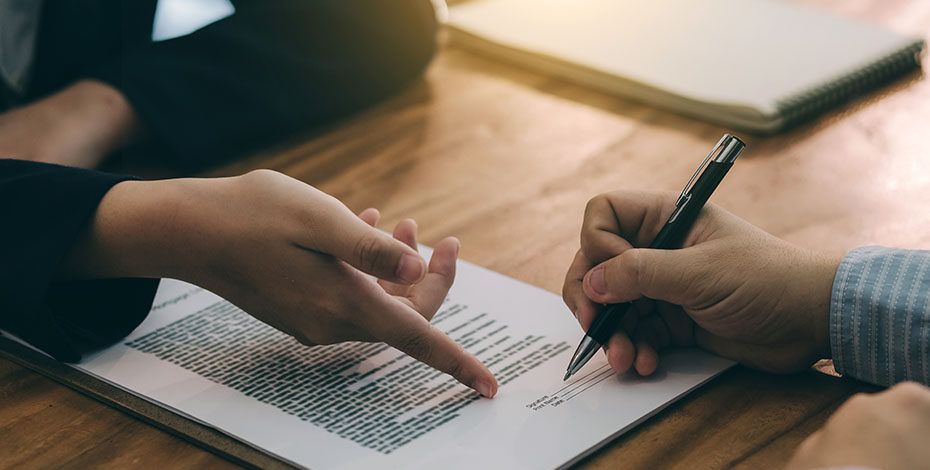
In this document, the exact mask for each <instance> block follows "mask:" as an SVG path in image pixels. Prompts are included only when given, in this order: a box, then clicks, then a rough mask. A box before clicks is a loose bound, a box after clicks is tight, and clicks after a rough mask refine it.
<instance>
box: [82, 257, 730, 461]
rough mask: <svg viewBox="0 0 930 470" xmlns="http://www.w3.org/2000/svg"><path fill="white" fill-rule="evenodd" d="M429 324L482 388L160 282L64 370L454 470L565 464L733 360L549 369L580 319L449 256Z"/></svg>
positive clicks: (291, 449) (336, 457) (342, 456)
mask: <svg viewBox="0 0 930 470" xmlns="http://www.w3.org/2000/svg"><path fill="white" fill-rule="evenodd" d="M433 322H434V323H435V324H436V326H437V327H439V328H441V329H443V330H444V331H448V332H449V334H450V335H451V336H452V337H453V338H455V339H456V340H458V341H459V342H460V343H461V344H463V346H465V347H466V349H468V350H469V351H471V352H473V353H475V354H477V356H478V358H479V359H481V360H482V361H484V362H485V363H486V364H489V367H490V369H491V371H492V372H494V373H495V376H497V377H498V380H499V381H500V382H501V387H500V390H499V393H498V395H497V396H496V397H495V398H494V399H483V398H479V397H478V395H477V394H476V393H475V392H473V391H471V390H470V389H468V388H466V387H464V386H462V385H460V384H458V383H457V382H456V381H455V380H453V379H452V378H450V377H447V376H445V375H443V374H439V373H436V372H435V371H433V370H432V369H430V368H429V367H427V366H424V365H422V364H420V363H418V362H416V361H413V360H412V359H410V358H408V357H406V356H404V355H403V354H402V353H400V352H398V351H397V350H395V349H393V348H389V347H387V346H384V345H381V344H366V343H344V344H341V345H332V346H317V347H306V346H302V345H300V344H298V343H297V342H296V341H294V340H293V339H291V338H289V337H287V336H285V335H284V334H282V333H279V332H277V331H276V330H273V329H271V328H270V327H267V326H265V325H264V324H262V323H260V322H258V321H257V320H254V319H252V317H250V316H248V315H246V314H245V313H243V312H241V311H240V310H239V309H237V308H235V307H234V306H232V305H230V304H229V303H227V302H225V301H223V300H222V299H220V298H219V297H217V296H215V295H213V294H212V293H209V292H207V291H204V290H202V289H199V288H197V287H195V286H192V285H189V284H185V283H183V282H180V281H173V280H164V281H162V283H161V286H160V287H159V291H158V294H157V296H156V300H155V303H154V306H153V308H152V312H151V314H150V315H149V316H148V318H147V319H146V321H145V322H144V323H143V324H142V325H141V326H140V327H139V328H138V329H136V331H134V332H133V333H132V334H131V335H130V336H129V337H127V338H126V339H125V341H123V342H122V343H121V344H118V345H116V346H113V347H111V348H109V349H107V350H105V351H102V352H100V353H98V354H96V355H93V356H90V357H88V358H86V359H85V360H84V361H83V362H81V363H80V364H78V365H76V366H75V367H77V368H78V369H80V370H83V371H85V372H87V373H90V374H92V375H95V376H97V377H99V378H101V379H103V380H105V381H108V382H110V383H112V384H114V385H116V386H118V387H121V388H123V389H126V390H128V391H131V392H132V393H134V394H136V395H138V396H140V397H144V398H145V399H147V400H150V401H153V402H155V403H158V404H160V405H162V406H164V407H166V408H170V409H172V410H174V411H176V412H178V413H181V414H183V415H186V416H188V417H190V418H192V419H194V420H197V421H199V422H202V423H205V424H207V425H209V426H212V427H214V428H216V429H219V430H221V431H223V432H225V433H227V434H229V435H231V436H234V437H236V438H237V439H239V440H241V441H243V442H245V443H248V444H250V445H252V446H255V447H257V448H260V449H263V450H265V451H266V452H268V453H271V454H274V455H276V456H278V457H279V458H281V459H283V460H286V461H289V462H291V463H293V464H296V465H298V466H303V467H308V468H313V469H329V468H334V469H369V468H405V469H406V468H431V469H435V468H442V469H443V470H454V469H474V468H509V469H513V468H531V469H540V468H558V467H563V466H566V465H568V464H570V463H572V462H574V461H577V460H578V459H580V458H582V457H583V456H585V455H587V454H588V453H590V452H592V451H593V450H595V449H597V448H598V447H600V446H601V445H603V444H605V443H606V442H608V441H609V440H610V439H612V438H613V437H615V436H617V435H619V434H620V433H622V432H624V431H626V430H628V429H630V428H631V427H632V426H634V425H636V424H637V423H639V422H641V421H642V420H644V419H645V418H647V417H649V416H651V415H652V414H654V413H656V412H658V411H659V410H661V409H662V408H664V407H665V406H667V405H668V404H670V403H671V402H673V401H674V400H676V399H677V398H679V397H681V396H682V395H684V394H685V393H687V392H688V391H690V390H692V389H694V388H695V387H697V386H699V385H700V384H702V383H704V382H706V381H707V380H709V379H711V378H712V377H714V376H716V375H717V374H719V373H720V372H722V371H724V370H725V369H727V368H728V367H730V366H731V365H732V364H733V363H732V362H731V361H728V360H725V359H721V358H718V357H715V356H711V355H709V354H706V353H703V352H701V351H697V350H680V351H672V352H667V353H664V354H663V355H662V357H661V361H660V362H661V366H660V368H659V370H658V371H657V372H656V374H655V375H654V376H652V377H649V378H641V377H637V376H635V374H628V375H617V374H614V373H612V372H611V371H610V369H609V367H608V366H607V365H606V360H605V359H604V357H603V355H601V354H598V355H597V356H596V357H595V358H594V359H593V360H591V362H590V363H589V364H588V365H587V366H585V368H584V369H582V370H581V371H580V372H579V373H578V374H577V375H576V376H575V377H574V378H572V379H571V380H569V381H568V382H562V376H563V374H564V372H565V367H566V366H567V364H568V361H569V358H570V357H571V354H572V352H573V351H574V348H575V346H576V345H577V342H578V341H579V340H580V339H581V337H582V331H581V329H580V328H579V327H578V325H577V323H576V322H575V319H574V318H573V317H572V316H571V314H570V313H569V312H568V310H567V308H565V306H564V305H563V303H562V301H561V299H560V298H559V297H558V296H556V295H554V294H552V293H549V292H546V291H543V290H540V289H538V288H535V287H532V286H529V285H527V284H524V283H521V282H519V281H516V280H513V279H510V278H507V277H505V276H502V275H500V274H497V273H494V272H491V271H488V270H485V269H483V268H480V267H477V266H474V265H471V264H468V263H464V262H460V263H459V266H458V273H457V279H456V282H455V286H454V287H453V289H452V292H451V293H450V294H449V296H448V298H447V299H446V302H445V303H444V304H443V306H442V308H441V311H440V313H439V314H437V316H436V317H435V318H434V320H433ZM207 377H209V378H207Z"/></svg>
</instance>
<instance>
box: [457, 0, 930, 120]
mask: <svg viewBox="0 0 930 470" xmlns="http://www.w3.org/2000/svg"><path fill="white" fill-rule="evenodd" d="M447 26H448V29H449V35H450V40H451V41H452V42H453V43H454V44H458V45H460V46H462V47H464V48H469V49H473V50H475V51H478V52H481V53H485V54H489V55H493V56H496V57H498V58H500V59H503V60H507V61H511V62H515V63H518V64H521V65H524V66H527V67H531V68H534V69H537V70H540V71H543V72H546V73H550V74H554V75H557V76H559V77H562V78H565V79H567V80H570V81H574V82H577V83H580V84H583V85H587V86H590V87H593V88H597V89H600V90H603V91H606V92H609V93H613V94H617V95H620V96H624V97H629V98H633V99H636V100H638V101H642V102H646V103H650V104H654V105H657V106H660V107H663V108H666V109H670V110H672V111H675V112H679V113H682V114H686V115H689V116H694V117H697V118H700V119H703V120H707V121H711V122H715V123H718V124H722V125H726V126H730V127H733V128H737V129H741V130H745V131H750V132H755V133H762V134H770V133H775V132H778V131H781V130H784V129H786V128H788V127H791V126H793V125H794V124H797V123H799V122H802V121H806V120H809V119H811V118H813V117H816V116H817V115H819V114H821V113H823V112H825V111H827V110H829V109H831V108H834V107H836V106H837V105H839V104H842V103H844V102H846V101H849V100H850V99H852V98H855V97H857V96H860V95H862V94H864V93H867V92H869V91H871V90H874V89H876V88H877V87H879V86H881V85H883V84H885V83H888V82H889V81H891V80H893V79H895V78H897V77H900V76H901V75H904V74H906V73H907V72H910V71H914V70H917V69H919V68H920V66H921V65H920V64H921V62H920V61H921V53H922V52H923V49H924V40H923V39H922V38H919V37H913V36H908V35H903V34H898V33H894V32H891V31H888V30H886V29H883V28H880V27H878V26H875V25H872V24H868V23H865V22H862V21H859V20H855V19H851V18H845V17H841V16H837V15H834V14H831V13H828V12H825V11H821V10H818V9H815V8H811V7H808V6H805V5H800V4H797V3H795V2H790V1H778V0H625V1H618V0H471V1H468V2H464V3H460V4H456V5H454V6H452V7H451V8H450V9H449V18H448V21H447Z"/></svg>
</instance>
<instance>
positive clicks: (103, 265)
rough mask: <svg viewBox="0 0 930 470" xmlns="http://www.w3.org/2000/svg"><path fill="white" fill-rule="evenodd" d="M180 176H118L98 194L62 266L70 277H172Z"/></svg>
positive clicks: (176, 265)
mask: <svg viewBox="0 0 930 470" xmlns="http://www.w3.org/2000/svg"><path fill="white" fill-rule="evenodd" d="M185 192H186V191H185V180H160V181H123V182H121V183H118V184H116V185H115V186H113V187H112V188H111V189H110V191H108V192H107V194H106V195H104V197H103V199H101V201H100V204H99V205H98V206H97V210H96V211H95V213H94V215H93V216H92V217H91V219H90V220H89V221H88V223H87V225H86V227H85V228H84V230H83V231H82V233H81V234H80V235H79V236H78V239H77V240H76V242H75V244H74V246H73V247H72V250H71V252H70V253H69V256H68V258H67V259H66V260H65V263H64V265H63V268H62V272H61V275H62V276H63V277H66V278H70V279H100V278H121V277H149V278H154V277H176V276H177V275H178V274H179V273H181V272H182V265H181V263H180V261H181V260H183V258H182V257H180V256H179V254H180V253H178V251H179V246H183V245H184V240H182V239H180V237H183V236H185V234H186V232H187V231H186V230H185V229H184V227H182V226H180V225H181V224H184V223H186V220H187V219H188V217H184V216H181V213H182V211H184V210H185V209H184V206H185V204H186V203H185Z"/></svg>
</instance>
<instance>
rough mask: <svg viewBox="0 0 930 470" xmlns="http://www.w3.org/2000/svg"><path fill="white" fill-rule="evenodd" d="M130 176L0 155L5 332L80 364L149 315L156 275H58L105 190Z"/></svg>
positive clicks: (0, 324)
mask: <svg viewBox="0 0 930 470" xmlns="http://www.w3.org/2000/svg"><path fill="white" fill-rule="evenodd" d="M127 179H131V177H128V176H122V175H112V174H107V173H101V172H96V171H90V170H82V169H78V168H68V167H62V166H57V165H47V164H41V163H34V162H25V161H18V160H8V159H0V220H2V224H0V227H2V229H0V260H2V261H0V329H3V330H6V331H9V332H11V333H13V334H15V335H17V336H18V337H20V338H21V339H24V340H26V341H27V342H29V343H30V344H32V345H33V346H35V347H37V348H39V349H42V350H43V351H45V352H47V353H48V354H50V355H52V356H54V357H56V358H57V359H60V360H63V361H72V362H73V361H78V360H80V358H81V354H82V353H85V352H88V351H91V350H94V349H98V348H101V347H104V346H106V345H109V344H111V343H113V342H114V341H117V340H119V339H120V338H122V337H123V336H125V335H127V334H128V333H129V332H131V331H132V330H133V329H134V328H135V327H136V326H137V325H138V324H139V323H140V322H141V321H142V320H143V319H144V318H145V315H146V314H147V313H148V311H149V308H150V306H151V302H152V299H153V298H154V295H155V289H156V288H157V286H158V280H157V279H109V280H90V281H68V282H63V281H60V280H58V279H57V273H58V272H59V270H60V267H61V264H62V262H63V261H64V259H65V257H66V256H67V254H68V252H69V251H70V249H71V247H72V245H73V244H74V242H75V240H76V238H77V236H78V234H79V233H80V231H81V230H82V228H83V227H84V225H85V224H86V223H88V221H89V220H90V218H91V216H92V215H93V214H94V211H95V210H96V208H97V205H98V204H99V203H100V200H101V199H102V198H103V196H104V194H106V192H107V191H109V189H110V188H111V187H113V186H114V185H115V184H117V183H119V182H121V181H125V180H127Z"/></svg>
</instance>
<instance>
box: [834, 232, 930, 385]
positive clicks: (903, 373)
mask: <svg viewBox="0 0 930 470" xmlns="http://www.w3.org/2000/svg"><path fill="white" fill-rule="evenodd" d="M928 348H930V251H925V250H902V249H897V248H885V247H880V246H869V247H863V248H857V249H855V250H853V251H851V252H849V254H847V255H846V256H845V257H844V258H843V261H842V262H841V263H840V266H839V269H837V272H836V278H835V279H834V281H833V295H832V299H831V303H830V349H831V351H832V354H833V366H834V367H835V368H836V371H837V372H839V373H840V374H843V375H846V376H851V377H855V378H857V379H860V380H864V381H866V382H871V383H873V384H877V385H886V386H890V385H893V384H895V383H898V382H901V381H905V380H913V381H917V382H920V383H923V384H925V385H930V371H928V367H930V349H928Z"/></svg>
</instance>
